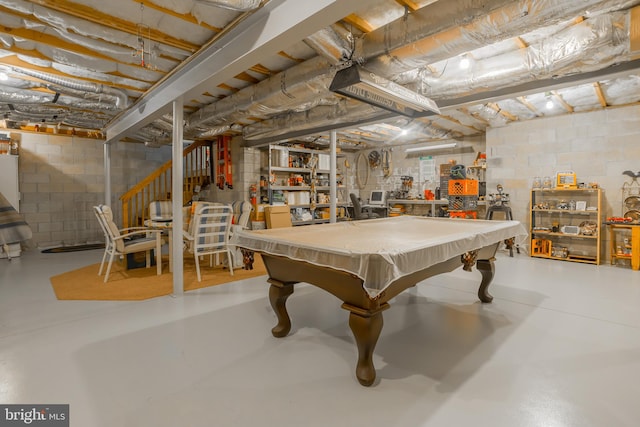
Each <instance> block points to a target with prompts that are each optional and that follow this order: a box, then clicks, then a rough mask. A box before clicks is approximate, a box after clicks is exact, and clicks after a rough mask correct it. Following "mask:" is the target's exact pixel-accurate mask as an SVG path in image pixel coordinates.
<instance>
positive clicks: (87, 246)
mask: <svg viewBox="0 0 640 427" xmlns="http://www.w3.org/2000/svg"><path fill="white" fill-rule="evenodd" d="M94 249H104V243H87V244H85V245H69V246H58V247H55V248H47V249H43V250H42V251H41V252H42V253H43V254H59V253H63V252H78V251H91V250H94Z"/></svg>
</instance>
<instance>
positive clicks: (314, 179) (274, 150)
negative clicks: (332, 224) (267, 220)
mask: <svg viewBox="0 0 640 427" xmlns="http://www.w3.org/2000/svg"><path fill="white" fill-rule="evenodd" d="M265 156H266V158H265V162H264V163H263V164H264V167H263V170H262V175H261V179H260V196H261V201H262V203H268V204H270V205H283V204H286V205H288V206H289V208H290V212H291V222H292V224H293V225H304V224H318V223H323V222H329V214H330V210H329V209H330V197H329V193H330V170H329V168H330V154H329V152H328V151H322V150H313V149H309V148H302V147H290V146H282V145H270V146H269V148H268V150H266V152H265ZM338 163H340V162H338ZM336 181H337V184H338V186H337V194H336V199H337V206H338V209H337V210H338V211H337V213H336V216H337V217H338V218H339V219H340V218H346V216H347V210H346V206H347V200H348V192H347V189H346V187H345V186H344V185H343V184H342V183H343V175H342V171H341V170H340V169H338V170H337V171H336Z"/></svg>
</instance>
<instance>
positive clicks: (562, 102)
mask: <svg viewBox="0 0 640 427" xmlns="http://www.w3.org/2000/svg"><path fill="white" fill-rule="evenodd" d="M551 95H552V96H553V98H554V99H555V100H556V101H558V104H560V105H561V106H562V108H564V109H565V110H567V112H569V113H573V112H574V108H573V106H571V105H569V103H568V102H567V101H565V100H564V98H563V97H562V96H561V95H560V94H559V93H558V92H556V91H555V90H554V91H552V92H551Z"/></svg>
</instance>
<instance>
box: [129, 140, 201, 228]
mask: <svg viewBox="0 0 640 427" xmlns="http://www.w3.org/2000/svg"><path fill="white" fill-rule="evenodd" d="M211 145H212V142H210V141H196V142H194V143H192V144H190V145H189V146H188V147H185V148H184V150H182V157H183V159H184V158H186V159H187V161H186V162H185V171H184V178H185V183H184V185H183V192H182V197H183V200H191V198H192V197H193V194H194V190H195V188H196V186H203V185H205V184H208V183H210V182H211V181H212V177H211V170H210V164H209V166H207V161H208V160H209V161H210V160H211V159H210V158H209V159H207V158H204V157H203V156H202V155H201V153H202V152H201V151H200V150H198V151H196V150H197V149H198V148H201V147H211ZM210 151H211V150H210ZM194 152H195V154H194ZM209 157H210V156H209ZM172 166H173V160H169V161H167V162H166V163H164V164H163V165H161V166H160V167H158V168H157V169H156V170H155V171H153V172H151V173H150V174H149V175H147V176H146V177H145V178H143V179H142V180H141V181H140V182H138V183H137V184H136V185H134V186H133V187H131V188H130V189H129V190H127V191H126V192H125V193H124V194H123V195H122V196H120V201H121V202H122V224H123V227H133V226H140V225H143V224H144V221H145V220H146V219H147V217H148V206H149V203H150V202H152V201H154V200H171V182H172V180H171V173H172V170H173V169H172Z"/></svg>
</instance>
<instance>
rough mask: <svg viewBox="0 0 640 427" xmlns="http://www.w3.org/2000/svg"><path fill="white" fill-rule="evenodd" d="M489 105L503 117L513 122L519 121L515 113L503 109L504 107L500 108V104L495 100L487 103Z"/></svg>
mask: <svg viewBox="0 0 640 427" xmlns="http://www.w3.org/2000/svg"><path fill="white" fill-rule="evenodd" d="M487 107H489V108H491V109H492V110H494V111H495V112H496V113H498V114H500V115H501V116H502V117H506V118H507V119H509V120H511V121H512V122H517V121H518V117H517V116H514V115H513V114H511V113H510V112H508V111H505V110H503V109H502V108H500V106H499V105H498V104H496V103H495V102H489V103H488V104H487Z"/></svg>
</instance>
